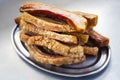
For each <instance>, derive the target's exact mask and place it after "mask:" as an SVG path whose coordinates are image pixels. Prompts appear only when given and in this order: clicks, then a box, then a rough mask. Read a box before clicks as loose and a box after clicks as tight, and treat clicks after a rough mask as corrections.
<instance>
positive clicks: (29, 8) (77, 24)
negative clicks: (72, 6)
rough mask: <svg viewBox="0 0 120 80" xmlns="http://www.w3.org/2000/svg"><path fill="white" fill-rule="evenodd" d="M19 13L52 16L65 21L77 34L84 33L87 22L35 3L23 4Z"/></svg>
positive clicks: (76, 16) (60, 10) (79, 17)
mask: <svg viewBox="0 0 120 80" xmlns="http://www.w3.org/2000/svg"><path fill="white" fill-rule="evenodd" d="M20 11H21V12H34V13H37V14H41V13H43V14H46V15H49V16H54V17H56V18H60V19H63V20H65V21H66V22H67V23H68V24H69V25H71V27H73V28H74V29H75V30H76V31H78V32H84V31H86V26H87V20H86V19H85V18H84V17H82V16H78V15H76V14H74V13H72V12H70V11H66V10H63V9H59V8H56V7H52V6H48V5H45V4H41V3H35V2H26V3H24V4H23V5H22V6H21V8H20Z"/></svg>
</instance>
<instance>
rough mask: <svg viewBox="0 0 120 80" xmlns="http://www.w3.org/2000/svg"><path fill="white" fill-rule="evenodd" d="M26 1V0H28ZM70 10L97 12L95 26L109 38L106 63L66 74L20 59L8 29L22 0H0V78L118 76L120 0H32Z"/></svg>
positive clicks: (112, 79) (105, 79)
mask: <svg viewBox="0 0 120 80" xmlns="http://www.w3.org/2000/svg"><path fill="white" fill-rule="evenodd" d="M28 1H30V0H28ZM34 1H38V2H42V3H45V4H49V5H55V6H58V7H60V8H65V9H68V10H72V11H85V12H89V13H94V14H97V15H98V16H99V18H98V24H97V26H96V27H95V30H97V31H98V32H99V33H101V34H103V35H105V36H107V37H109V38H110V47H111V51H112V55H111V60H110V63H109V65H108V66H107V67H106V68H105V69H104V70H103V71H101V72H99V73H97V74H95V75H91V76H86V77H81V78H69V77H63V76H58V75H54V74H50V73H47V72H45V71H42V70H39V69H37V68H35V67H33V66H31V65H30V64H28V63H27V62H25V61H24V60H22V59H21V58H20V57H19V56H18V55H17V53H16V51H15V50H14V48H13V46H12V43H11V31H12V29H13V27H15V22H14V18H15V17H17V16H18V15H19V14H20V12H19V7H20V5H21V4H22V3H23V2H25V0H0V45H1V46H0V79H2V80H33V79H34V80H58V79H59V80H66V79H69V80H73V79H76V80H77V79H78V80H80V79H82V80H119V77H118V76H120V69H119V67H120V63H119V59H120V53H119V50H120V46H119V45H120V37H119V34H120V33H119V31H120V20H119V19H120V9H119V8H120V0H34Z"/></svg>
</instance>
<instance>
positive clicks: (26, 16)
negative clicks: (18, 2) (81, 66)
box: [15, 2, 109, 66]
mask: <svg viewBox="0 0 120 80" xmlns="http://www.w3.org/2000/svg"><path fill="white" fill-rule="evenodd" d="M20 12H21V15H20V16H18V17H17V18H16V19H15V22H16V24H17V25H18V27H19V28H20V39H21V41H22V42H23V43H24V44H25V45H26V47H27V49H28V50H29V52H30V54H31V56H32V57H33V58H34V59H35V60H36V61H37V62H40V63H44V64H51V65H56V66H61V65H64V64H75V63H81V62H83V61H85V59H86V55H93V56H96V55H97V54H98V50H99V47H103V46H108V43H109V39H108V38H106V37H104V36H102V35H100V34H98V33H97V32H96V31H94V30H93V28H94V27H95V26H96V24H97V20H98V16H97V15H94V14H88V13H84V12H80V11H76V12H72V11H67V10H64V9H60V8H57V7H54V6H48V5H45V4H42V3H36V2H25V3H23V5H22V6H21V7H20ZM90 39H92V40H93V41H94V44H95V45H94V46H93V45H92V46H90V45H88V43H89V41H90Z"/></svg>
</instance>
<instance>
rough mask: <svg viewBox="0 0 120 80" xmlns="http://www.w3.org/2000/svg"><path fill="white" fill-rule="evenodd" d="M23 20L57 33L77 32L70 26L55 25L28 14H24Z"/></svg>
mask: <svg viewBox="0 0 120 80" xmlns="http://www.w3.org/2000/svg"><path fill="white" fill-rule="evenodd" d="M22 19H23V20H25V21H26V22H29V23H31V24H34V25H35V26H37V27H39V28H40V29H43V30H49V31H56V32H73V31H75V30H74V29H72V28H71V27H70V26H69V25H68V24H59V23H55V22H53V21H50V20H49V21H47V19H42V18H38V17H35V16H32V15H30V14H28V13H26V12H24V13H23V14H22Z"/></svg>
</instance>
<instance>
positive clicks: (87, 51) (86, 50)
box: [83, 46, 99, 56]
mask: <svg viewBox="0 0 120 80" xmlns="http://www.w3.org/2000/svg"><path fill="white" fill-rule="evenodd" d="M83 48H84V53H85V54H89V55H94V56H96V55H97V54H98V50H99V49H98V47H88V46H84V47H83Z"/></svg>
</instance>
